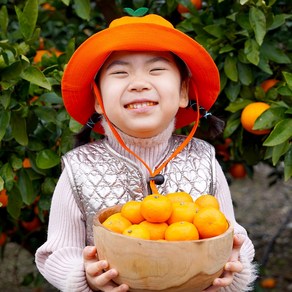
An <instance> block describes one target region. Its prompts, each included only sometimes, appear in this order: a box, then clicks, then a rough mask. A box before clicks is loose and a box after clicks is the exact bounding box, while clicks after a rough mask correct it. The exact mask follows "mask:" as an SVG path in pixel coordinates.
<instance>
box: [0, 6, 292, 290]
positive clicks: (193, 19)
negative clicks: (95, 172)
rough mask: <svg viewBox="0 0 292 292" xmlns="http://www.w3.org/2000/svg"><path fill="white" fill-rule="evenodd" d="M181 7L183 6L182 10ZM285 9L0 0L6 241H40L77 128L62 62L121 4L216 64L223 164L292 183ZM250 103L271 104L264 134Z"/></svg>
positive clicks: (0, 175)
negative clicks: (172, 31) (153, 16)
mask: <svg viewBox="0 0 292 292" xmlns="http://www.w3.org/2000/svg"><path fill="white" fill-rule="evenodd" d="M194 3H196V4H194ZM179 5H182V6H184V7H186V8H187V9H186V10H184V11H181V12H179V9H178V7H179ZM291 6H292V4H291V1H288V0H282V1H276V0H270V1H262V0H237V1H233V0H206V1H199V0H198V1H189V0H156V1H155V0H151V1H150V0H148V1H147V0H117V1H114V0H72V1H70V0H61V1H58V0H39V1H38V0H19V1H12V0H0V88H1V91H0V95H1V96H0V125H1V127H0V143H1V149H0V157H1V162H0V191H1V198H2V199H3V202H4V204H3V202H2V199H1V203H0V204H1V207H0V216H1V225H0V234H5V235H4V236H2V237H1V238H5V241H4V242H9V241H14V242H17V243H19V244H21V245H22V246H24V247H25V248H27V249H28V250H30V251H31V252H32V253H34V251H35V249H36V248H37V247H38V246H39V245H40V244H41V243H42V242H43V241H44V239H45V236H46V224H47V217H48V211H49V208H50V202H51V197H52V193H53V190H54V188H55V185H56V182H57V180H58V177H59V175H60V173H61V166H60V157H61V156H62V155H63V154H64V153H66V152H67V151H68V150H70V149H71V148H72V147H73V135H74V134H75V133H77V132H78V131H79V129H80V128H81V125H79V124H78V123H77V122H75V121H74V120H72V119H71V118H70V117H69V116H68V114H67V113H66V111H65V109H64V106H63V102H62V97H61V90H60V82H61V79H62V74H63V71H64V68H65V66H66V63H67V62H68V60H69V58H70V56H71V55H72V53H73V52H74V50H75V49H76V48H77V47H78V46H79V45H80V44H81V43H82V42H83V41H84V40H85V39H86V38H88V37H89V36H90V35H92V34H93V33H95V32H97V31H100V30H102V29H104V28H105V27H107V25H108V24H109V23H110V21H112V20H113V19H115V18H117V17H119V16H122V15H124V14H125V12H124V8H126V7H127V8H131V9H132V10H136V9H139V8H141V7H148V8H149V13H157V14H160V15H162V16H164V17H166V18H167V19H168V20H170V21H171V22H172V23H173V25H174V26H176V27H177V28H178V29H180V30H181V31H183V32H185V33H186V34H188V35H189V36H190V37H192V38H194V39H196V40H197V41H198V42H200V43H201V44H202V45H203V46H204V47H205V48H206V49H207V50H208V51H209V53H210V54H211V56H212V57H213V59H214V61H215V62H216V64H217V66H218V69H219V71H220V77H221V91H220V96H219V99H218V101H217V103H216V104H215V105H214V107H213V109H212V113H213V114H215V115H217V116H219V117H221V118H222V119H224V120H225V121H226V127H225V130H224V133H223V135H221V136H220V137H217V138H216V139H213V140H210V142H211V143H212V144H214V146H215V148H216V151H217V156H218V159H219V161H220V163H221V164H222V167H223V169H224V170H225V171H226V172H227V171H228V170H229V169H230V166H232V165H233V164H234V163H241V164H244V165H245V168H246V169H247V170H248V173H249V174H252V168H253V166H254V165H256V164H257V163H258V162H260V161H262V162H264V163H267V164H269V165H272V166H274V167H275V168H277V169H280V170H282V169H283V171H281V173H282V174H283V177H284V179H285V180H288V179H290V178H291V175H292V146H291V137H292V132H291V126H292V74H291V40H292V37H291V36H292V33H291V19H292V17H291V8H292V7H291ZM255 102H261V103H266V104H267V105H268V106H269V107H268V108H267V110H266V111H264V112H263V113H262V114H261V115H259V117H258V118H257V119H256V120H255V122H254V125H252V128H253V130H268V131H267V132H266V133H265V134H263V135H255V134H254V133H251V132H249V131H246V130H245V129H244V127H243V126H242V123H241V115H242V112H243V110H244V109H245V108H246V107H247V106H248V105H249V104H252V103H255ZM207 130H208V125H207V123H205V120H204V119H202V121H201V124H200V127H199V131H198V133H197V135H198V136H200V137H203V138H205V139H209V138H208V136H207V132H208V131H207ZM182 131H183V132H187V131H188V128H186V129H183V130H182ZM93 138H99V137H98V136H93ZM36 218H37V219H36ZM23 222H26V223H27V222H30V223H31V224H25V223H23ZM24 226H26V227H24ZM27 226H30V228H28V227H27ZM28 278H29V279H30V281H27V282H29V283H31V282H33V281H37V279H36V276H35V275H29V277H28ZM35 285H36V284H35Z"/></svg>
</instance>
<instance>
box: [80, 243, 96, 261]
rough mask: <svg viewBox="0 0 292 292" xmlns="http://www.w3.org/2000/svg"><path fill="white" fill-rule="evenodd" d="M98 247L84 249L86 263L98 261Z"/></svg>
mask: <svg viewBox="0 0 292 292" xmlns="http://www.w3.org/2000/svg"><path fill="white" fill-rule="evenodd" d="M96 253H97V250H96V247H95V246H86V247H85V248H84V249H83V259H84V261H90V260H96Z"/></svg>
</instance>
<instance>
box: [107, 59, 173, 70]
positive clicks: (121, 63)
mask: <svg viewBox="0 0 292 292" xmlns="http://www.w3.org/2000/svg"><path fill="white" fill-rule="evenodd" d="M159 61H164V62H167V63H170V60H168V59H167V58H164V57H161V56H159V57H153V58H151V59H149V60H147V61H146V64H152V63H155V62H159ZM129 64H130V63H129V62H127V61H122V60H115V61H112V62H111V63H110V64H108V66H106V70H108V69H110V68H111V67H113V66H116V65H129Z"/></svg>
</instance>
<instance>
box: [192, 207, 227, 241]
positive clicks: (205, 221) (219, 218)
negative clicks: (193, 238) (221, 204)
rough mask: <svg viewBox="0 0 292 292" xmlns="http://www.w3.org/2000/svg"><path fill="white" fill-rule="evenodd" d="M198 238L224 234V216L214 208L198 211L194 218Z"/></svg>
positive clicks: (225, 226)
mask: <svg viewBox="0 0 292 292" xmlns="http://www.w3.org/2000/svg"><path fill="white" fill-rule="evenodd" d="M193 223H194V225H195V226H196V227H197V229H198V231H199V234H200V238H201V239H203V238H210V237H214V236H217V235H220V234H222V233H224V232H225V231H226V230H227V229H228V226H229V225H228V222H227V220H226V217H225V215H224V214H223V213H222V212H221V211H220V210H218V209H216V208H214V207H205V208H202V209H200V210H199V211H198V212H197V213H196V214H195V216H194V222H193Z"/></svg>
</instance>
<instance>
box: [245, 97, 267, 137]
mask: <svg viewBox="0 0 292 292" xmlns="http://www.w3.org/2000/svg"><path fill="white" fill-rule="evenodd" d="M269 108H270V105H268V104H267V103H265V102H253V103H250V104H248V105H247V106H246V107H245V108H244V109H243V111H242V113H241V118H240V120H241V124H242V127H243V128H244V129H245V130H246V131H248V132H250V133H252V134H255V135H264V134H268V133H269V132H270V129H264V130H254V129H253V127H254V124H255V121H256V120H257V118H258V117H259V116H260V115H261V114H262V113H263V112H264V111H266V110H267V109H269Z"/></svg>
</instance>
